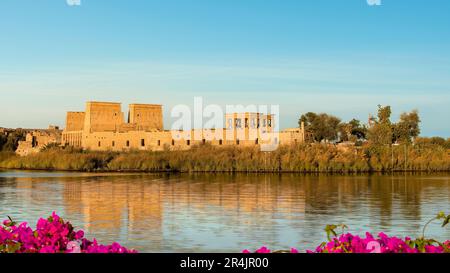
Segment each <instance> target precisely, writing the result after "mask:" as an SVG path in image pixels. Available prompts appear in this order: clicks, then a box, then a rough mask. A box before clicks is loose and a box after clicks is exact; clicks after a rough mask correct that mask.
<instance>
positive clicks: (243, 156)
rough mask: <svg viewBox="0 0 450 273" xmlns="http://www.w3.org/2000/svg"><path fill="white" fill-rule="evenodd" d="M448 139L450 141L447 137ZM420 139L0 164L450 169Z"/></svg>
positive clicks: (73, 154)
mask: <svg viewBox="0 0 450 273" xmlns="http://www.w3.org/2000/svg"><path fill="white" fill-rule="evenodd" d="M447 142H448V140H447ZM447 142H445V143H444V146H442V145H440V144H435V143H432V140H429V139H420V143H421V144H417V145H414V146H413V145H399V146H388V145H371V144H366V145H364V146H362V147H350V148H348V149H340V148H339V147H337V146H335V145H330V144H301V145H295V146H281V147H280V148H279V149H278V150H276V151H274V152H270V153H265V152H261V151H260V150H259V149H258V148H257V147H254V148H250V147H249V148H238V147H215V146H210V145H200V146H194V147H192V149H191V150H188V151H162V152H147V151H131V152H127V153H115V152H92V151H82V150H78V149H72V148H66V149H63V148H57V147H53V148H49V149H46V150H45V151H43V152H41V153H38V154H33V155H29V156H26V157H19V156H16V155H14V154H11V153H8V154H6V153H1V154H0V168H13V169H43V170H76V171H143V172H165V171H170V172H313V173H319V172H329V173H358V172H391V171H450V155H449V153H448V150H447V148H446V147H445V145H447V144H446V143H447Z"/></svg>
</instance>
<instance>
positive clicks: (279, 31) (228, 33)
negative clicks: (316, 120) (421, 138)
mask: <svg viewBox="0 0 450 273" xmlns="http://www.w3.org/2000/svg"><path fill="white" fill-rule="evenodd" d="M449 14H450V1H448V0H381V5H380V6H370V5H368V4H367V1H366V0H308V1H307V0H282V1H280V0H81V5H80V6H70V5H68V4H67V3H66V0H1V1H0V100H1V104H0V127H34V128H36V127H46V126H47V125H48V124H59V125H61V126H63V125H64V118H65V112H66V111H68V110H84V103H85V101H88V100H105V101H118V102H123V103H124V110H125V111H127V109H126V105H127V104H128V103H132V102H140V103H161V104H163V105H164V111H165V112H164V114H165V120H166V123H167V122H169V116H170V109H171V107H173V106H174V105H177V104H188V105H192V104H193V98H194V96H202V97H203V98H204V100H205V103H214V104H220V105H224V104H239V103H240V104H244V105H246V104H252V103H257V104H279V105H280V110H281V113H280V116H281V127H282V128H284V127H293V126H296V125H297V119H298V117H299V116H300V115H301V113H305V112H308V111H313V112H327V113H331V114H334V115H337V116H339V117H341V118H342V119H344V120H348V119H351V118H353V117H356V118H359V119H361V120H363V121H366V120H367V117H368V114H369V113H375V112H376V107H377V105H378V104H382V105H391V106H392V107H393V119H394V120H396V119H397V118H398V116H399V114H400V113H401V112H403V111H409V110H412V109H418V110H419V112H420V114H421V117H422V121H423V124H422V133H423V135H428V136H431V135H441V136H444V137H450V122H449V118H450V107H449V106H450V15H449ZM166 127H170V125H169V124H166Z"/></svg>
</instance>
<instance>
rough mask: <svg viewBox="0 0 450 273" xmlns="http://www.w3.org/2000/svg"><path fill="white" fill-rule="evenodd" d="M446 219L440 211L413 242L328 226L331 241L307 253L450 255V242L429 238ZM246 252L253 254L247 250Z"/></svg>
mask: <svg viewBox="0 0 450 273" xmlns="http://www.w3.org/2000/svg"><path fill="white" fill-rule="evenodd" d="M436 219H438V220H441V219H442V220H443V223H442V227H445V226H446V225H447V224H448V223H449V221H450V215H445V214H444V213H443V212H440V213H439V214H438V215H437V216H436V217H435V218H433V219H431V220H430V221H428V222H427V224H426V225H425V226H424V229H423V232H422V237H420V238H418V239H416V240H412V239H411V238H409V237H405V238H404V239H401V238H398V237H395V236H394V237H389V236H387V235H386V234H384V233H382V232H381V233H379V234H378V236H377V237H374V236H373V235H372V234H370V233H368V232H367V233H366V234H365V237H360V236H357V235H353V234H351V233H344V230H345V229H346V228H347V226H345V225H340V226H337V225H328V226H327V227H326V228H325V231H326V232H327V237H328V242H324V243H322V244H320V245H319V246H318V247H316V249H315V250H307V251H306V252H307V253H450V240H447V241H445V242H443V243H441V242H438V241H436V240H433V239H425V229H426V227H427V226H428V224H429V223H431V222H432V221H433V220H436ZM338 227H341V228H342V234H341V235H338V234H337V233H336V231H335V230H336V229H337V228H338ZM243 253H251V251H249V250H244V251H243ZM255 253H271V250H270V249H268V248H267V247H262V248H260V249H258V250H256V251H255ZM273 253H298V250H297V249H295V248H291V250H290V251H286V250H281V251H275V252H273Z"/></svg>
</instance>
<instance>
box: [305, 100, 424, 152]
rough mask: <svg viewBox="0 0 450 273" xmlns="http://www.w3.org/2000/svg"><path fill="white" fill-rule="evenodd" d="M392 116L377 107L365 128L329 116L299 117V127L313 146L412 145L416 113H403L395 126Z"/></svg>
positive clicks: (416, 132) (416, 129)
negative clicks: (347, 143)
mask: <svg viewBox="0 0 450 273" xmlns="http://www.w3.org/2000/svg"><path fill="white" fill-rule="evenodd" d="M391 113H392V111H391V107H390V106H381V105H378V114H377V117H371V118H370V121H369V123H370V124H369V127H366V126H365V125H362V124H361V121H359V120H357V119H352V120H351V121H349V122H342V121H341V119H340V118H338V117H335V116H333V115H330V114H325V113H320V114H316V113H312V112H308V113H306V114H304V115H302V116H301V117H300V119H299V125H301V123H302V122H304V124H305V129H306V130H307V131H308V132H310V133H311V134H312V135H313V136H314V139H313V140H314V141H315V142H321V141H326V142H327V141H335V142H339V141H352V142H357V141H362V140H367V141H370V142H371V143H373V144H376V145H387V144H393V143H412V141H413V140H414V139H415V138H416V137H418V136H419V134H420V128H419V124H420V117H419V112H418V111H417V110H413V111H411V112H409V113H402V114H401V115H400V120H399V121H398V122H397V123H392V122H391Z"/></svg>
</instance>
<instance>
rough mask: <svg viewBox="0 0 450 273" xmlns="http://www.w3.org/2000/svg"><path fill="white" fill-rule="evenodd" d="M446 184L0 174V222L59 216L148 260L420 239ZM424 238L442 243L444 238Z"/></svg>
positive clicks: (410, 179) (436, 230)
mask: <svg viewBox="0 0 450 273" xmlns="http://www.w3.org/2000/svg"><path fill="white" fill-rule="evenodd" d="M449 193H450V176H449V175H448V174H443V175H431V176H430V175H406V176H405V175H398V176H380V175H373V176H327V175H321V176H315V175H290V174H284V175H244V174H240V175H213V174H209V175H208V174H201V175H200V174H197V175H167V174H154V175H137V174H128V175H107V174H80V173H42V172H10V171H7V172H0V216H1V217H2V218H5V217H6V215H12V216H14V217H15V218H16V219H17V220H26V221H29V222H30V223H33V222H35V221H36V220H37V219H38V218H39V217H40V216H43V215H48V214H49V213H50V212H51V211H53V210H56V211H57V212H58V213H60V214H61V215H63V216H64V218H66V219H68V220H70V221H71V222H73V223H74V224H75V225H76V226H77V227H79V228H83V229H84V230H86V231H87V233H88V236H89V237H96V238H98V239H99V240H101V241H102V242H106V243H110V242H112V241H119V242H121V243H123V244H124V245H126V246H130V247H134V248H137V249H139V250H140V251H146V252H175V251H176V252H178V251H183V252H184V251H196V252H199V251H200V252H214V251H231V252H236V251H240V250H241V249H243V248H247V247H253V248H254V247H257V246H260V245H263V244H265V245H269V246H271V247H274V248H287V247H290V246H299V247H300V248H302V249H305V248H311V247H313V246H315V245H317V244H318V243H320V242H321V241H322V240H324V239H325V236H324V233H323V231H322V230H323V227H324V226H325V225H326V224H329V223H346V224H347V225H349V226H350V227H351V231H354V232H359V233H362V232H364V231H366V230H369V231H384V232H387V233H389V234H392V235H400V236H401V235H405V234H408V235H412V236H415V235H420V230H421V226H422V225H423V224H424V223H425V222H426V220H427V219H428V218H431V217H432V216H433V215H435V214H436V213H437V212H438V211H439V210H446V211H447V212H450V210H449V209H450V194H449ZM429 234H430V235H432V236H434V237H437V238H438V239H441V240H443V239H449V238H450V231H449V229H448V228H447V229H441V228H440V227H439V226H438V225H437V224H436V225H432V227H431V229H430V230H429Z"/></svg>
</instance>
